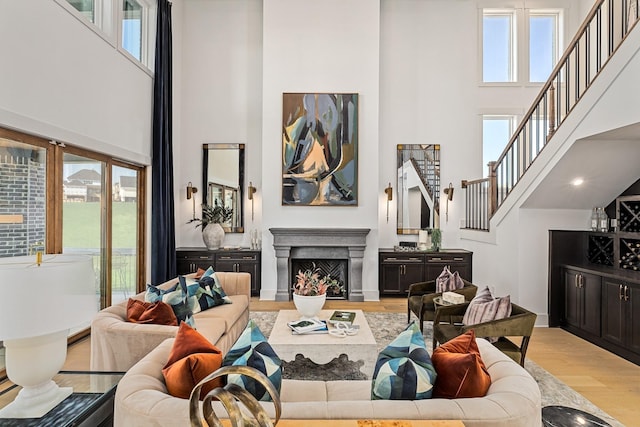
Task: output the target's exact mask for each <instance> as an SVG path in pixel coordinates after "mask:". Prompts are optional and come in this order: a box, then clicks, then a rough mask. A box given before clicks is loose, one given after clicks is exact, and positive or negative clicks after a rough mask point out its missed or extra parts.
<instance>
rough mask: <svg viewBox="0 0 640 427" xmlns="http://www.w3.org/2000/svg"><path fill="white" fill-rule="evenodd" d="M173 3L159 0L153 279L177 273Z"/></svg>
mask: <svg viewBox="0 0 640 427" xmlns="http://www.w3.org/2000/svg"><path fill="white" fill-rule="evenodd" d="M171 91H172V85H171V3H170V2H168V1H167V0H158V25H157V34H156V58H155V79H154V82H153V149H152V153H151V155H152V157H153V160H152V163H151V165H152V173H151V180H152V182H151V281H152V283H154V284H158V283H161V282H165V281H167V280H169V279H172V278H174V277H175V276H176V239H175V222H174V206H173V150H172V147H171V145H172V141H171V132H172V106H171V103H172V93H171Z"/></svg>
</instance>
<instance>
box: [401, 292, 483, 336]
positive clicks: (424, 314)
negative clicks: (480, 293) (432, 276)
mask: <svg viewBox="0 0 640 427" xmlns="http://www.w3.org/2000/svg"><path fill="white" fill-rule="evenodd" d="M462 281H463V282H464V287H463V288H462V289H457V290H455V291H453V292H455V293H457V294H461V295H464V299H465V301H471V300H472V299H473V297H475V296H476V291H477V290H478V288H477V286H476V285H474V284H473V283H471V282H468V281H466V280H464V279H462ZM441 295H442V292H436V281H435V280H430V281H428V282H418V283H414V284H412V285H411V286H409V297H408V298H407V323H409V322H410V321H411V313H413V314H415V315H416V316H417V317H418V319H419V320H420V331H421V332H423V323H424V322H425V321H428V320H433V319H434V318H435V312H436V309H435V306H434V305H433V299H434V298H435V297H439V296H441Z"/></svg>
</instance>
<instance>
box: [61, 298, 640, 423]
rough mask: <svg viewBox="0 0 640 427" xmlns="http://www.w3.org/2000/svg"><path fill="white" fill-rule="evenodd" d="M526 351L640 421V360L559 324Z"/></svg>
mask: <svg viewBox="0 0 640 427" xmlns="http://www.w3.org/2000/svg"><path fill="white" fill-rule="evenodd" d="M250 308H251V310H252V311H276V310H281V309H294V306H293V303H292V302H274V301H259V300H258V298H252V300H251V306H250ZM325 308H328V309H334V310H336V309H349V308H352V309H356V308H357V309H361V310H363V311H381V312H396V313H406V310H407V306H406V299H402V298H382V299H381V300H380V301H378V302H361V303H350V302H346V301H327V303H326V305H325ZM89 353H90V351H89V339H85V340H83V341H81V342H80V343H78V344H75V345H73V346H71V347H70V348H69V352H68V356H67V362H66V364H65V366H64V369H68V370H86V369H89ZM527 357H528V358H530V359H531V360H533V361H534V362H536V363H537V364H538V365H540V366H541V367H543V368H544V369H546V370H547V371H549V372H550V373H551V374H553V375H555V376H556V377H558V378H559V379H560V380H562V381H563V382H565V383H566V384H567V385H569V386H570V387H571V388H573V389H574V390H576V391H577V392H579V393H580V394H582V395H583V396H584V397H586V398H587V399H589V400H590V401H591V402H593V403H594V404H595V405H596V406H598V407H600V408H601V409H602V410H603V411H605V412H607V413H608V414H609V415H611V416H612V417H614V418H616V419H617V420H618V421H620V422H621V423H623V424H625V425H626V426H628V427H634V426H635V427H640V366H637V365H635V364H633V363H630V362H628V361H626V360H624V359H622V358H620V357H618V356H616V355H614V354H612V353H609V352H608V351H606V350H603V349H601V348H599V347H597V346H594V345H593V344H590V343H588V342H587V341H584V340H582V339H581V338H578V337H576V336H574V335H572V334H569V333H568V332H566V331H564V330H562V329H559V328H536V329H535V331H534V334H533V337H532V339H531V343H530V345H529V350H528V353H527Z"/></svg>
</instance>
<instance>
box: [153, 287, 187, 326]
mask: <svg viewBox="0 0 640 427" xmlns="http://www.w3.org/2000/svg"><path fill="white" fill-rule="evenodd" d="M178 285H179V283H176V284H175V285H174V286H172V287H170V288H169V289H166V290H165V289H161V288H159V287H157V286H154V285H149V284H148V285H147V292H146V293H145V295H144V299H145V301H147V302H158V301H162V302H164V303H166V304H169V305H170V306H171V308H172V309H173V312H174V313H175V315H176V318H177V319H178V324H180V322H185V323H186V324H187V325H189V326H191V327H192V328H195V321H194V319H193V311H192V310H191V307H190V306H189V301H188V297H187V293H186V291H184V290H183V288H182V287H181V286H178Z"/></svg>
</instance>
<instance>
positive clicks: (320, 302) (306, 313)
mask: <svg viewBox="0 0 640 427" xmlns="http://www.w3.org/2000/svg"><path fill="white" fill-rule="evenodd" d="M336 287H338V288H339V289H341V290H342V292H344V288H342V286H341V285H340V284H339V283H338V281H337V280H335V279H332V278H331V277H330V276H329V275H325V276H324V277H323V276H322V274H321V272H320V269H319V268H317V267H316V265H315V264H313V267H312V268H310V269H307V270H305V271H302V270H298V274H296V282H295V283H294V284H293V303H294V304H295V306H296V309H297V310H298V312H299V313H300V315H301V316H302V317H303V318H312V317H316V316H317V315H318V313H319V312H320V310H322V307H323V306H324V303H325V301H326V298H327V291H328V290H330V289H331V290H334V289H335V288H336Z"/></svg>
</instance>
